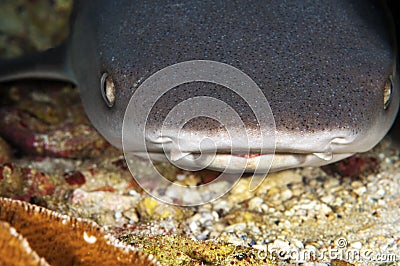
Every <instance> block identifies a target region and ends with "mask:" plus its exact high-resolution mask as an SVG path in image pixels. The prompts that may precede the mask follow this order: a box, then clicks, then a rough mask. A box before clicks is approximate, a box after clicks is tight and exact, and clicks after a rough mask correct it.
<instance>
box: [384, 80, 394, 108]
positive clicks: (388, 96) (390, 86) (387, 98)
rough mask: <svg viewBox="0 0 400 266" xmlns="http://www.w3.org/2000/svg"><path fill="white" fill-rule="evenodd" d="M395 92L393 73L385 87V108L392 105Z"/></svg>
mask: <svg viewBox="0 0 400 266" xmlns="http://www.w3.org/2000/svg"><path fill="white" fill-rule="evenodd" d="M392 92H393V78H392V75H390V76H389V78H388V79H387V81H386V83H385V87H384V88H383V109H385V110H386V109H387V108H388V107H389V105H390V102H391V99H392Z"/></svg>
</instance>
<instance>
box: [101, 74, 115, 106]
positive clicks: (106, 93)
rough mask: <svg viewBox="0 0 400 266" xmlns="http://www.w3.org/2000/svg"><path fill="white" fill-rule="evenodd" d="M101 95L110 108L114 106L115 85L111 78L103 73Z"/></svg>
mask: <svg viewBox="0 0 400 266" xmlns="http://www.w3.org/2000/svg"><path fill="white" fill-rule="evenodd" d="M100 84H101V85H100V86H101V88H100V89H101V95H102V96H103V99H104V101H105V103H106V104H107V106H108V107H109V108H111V107H113V106H114V103H115V85H114V81H113V80H112V78H111V76H109V75H108V74H107V73H103V75H102V76H101V80H100Z"/></svg>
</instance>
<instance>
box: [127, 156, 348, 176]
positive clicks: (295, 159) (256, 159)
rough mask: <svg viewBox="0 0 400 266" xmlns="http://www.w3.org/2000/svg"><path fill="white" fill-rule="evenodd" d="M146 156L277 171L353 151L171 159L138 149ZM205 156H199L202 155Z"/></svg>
mask: <svg viewBox="0 0 400 266" xmlns="http://www.w3.org/2000/svg"><path fill="white" fill-rule="evenodd" d="M135 155H137V156H139V157H142V158H151V159H153V160H155V161H164V162H166V161H169V162H171V163H172V164H174V165H176V166H177V167H179V168H182V169H186V170H196V171H197V170H201V169H210V170H215V171H221V172H222V171H226V172H232V173H237V172H243V173H255V172H256V173H262V174H266V173H268V172H277V171H281V170H286V169H290V168H295V167H303V166H321V165H325V164H329V163H333V162H336V161H339V160H341V159H344V158H347V157H349V156H351V155H353V153H339V154H330V155H329V156H328V155H326V154H324V153H317V152H314V153H279V152H277V153H274V154H260V153H246V154H245V153H243V154H228V153H216V154H203V156H202V155H200V154H198V153H185V154H184V155H183V156H182V157H180V158H178V159H176V160H171V158H170V157H169V158H168V157H167V156H166V155H165V154H164V153H161V152H149V153H135ZM200 157H201V159H200V160H199V158H200Z"/></svg>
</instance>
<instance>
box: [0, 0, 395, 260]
mask: <svg viewBox="0 0 400 266" xmlns="http://www.w3.org/2000/svg"><path fill="white" fill-rule="evenodd" d="M70 4H71V1H70V0H52V1H51V0H35V1H32V0H31V1H28V0H3V1H1V2H0V56H1V57H3V58H4V57H13V56H17V55H20V54H23V53H27V52H32V51H35V50H43V49H46V48H48V47H51V46H53V45H55V44H57V43H60V42H61V41H62V40H63V38H65V36H66V35H67V27H66V22H65V21H66V18H68V14H69V8H70ZM0 94H1V98H0V101H1V107H0V114H1V115H0V136H1V138H0V196H2V197H9V198H14V199H19V200H24V201H28V202H31V203H34V204H37V205H40V206H44V207H46V208H49V209H51V210H55V211H58V212H60V213H63V214H68V215H71V216H75V217H83V218H87V219H91V220H93V221H95V222H96V223H98V224H99V225H101V226H104V228H105V229H106V231H107V232H108V233H109V234H112V235H114V236H116V237H117V238H119V239H120V240H122V241H124V242H125V243H127V244H130V245H133V246H135V247H137V248H139V249H140V250H142V251H143V252H145V253H150V254H153V255H154V256H155V258H156V259H157V260H159V262H160V263H161V264H163V265H181V264H182V265H226V264H228V265H267V264H289V263H300V262H304V263H305V264H307V263H309V264H313V263H317V262H318V263H326V264H331V265H348V264H347V263H346V262H345V261H347V262H351V263H352V264H355V265H359V264H360V265H366V264H367V263H368V264H380V263H382V264H386V265H395V264H398V263H399V261H400V252H399V248H400V208H399V206H400V160H399V148H398V145H397V144H396V139H395V136H387V137H386V138H385V139H384V140H383V141H382V142H381V143H380V144H379V145H378V146H377V147H376V148H375V149H374V150H372V151H370V152H367V153H365V154H359V155H356V156H354V157H352V158H350V159H347V160H345V161H342V162H339V163H336V164H334V165H332V166H328V167H324V168H304V169H294V170H288V171H283V172H279V173H275V174H270V175H269V176H268V178H267V180H265V181H264V183H263V184H262V185H261V186H260V187H259V188H258V189H257V190H256V191H254V192H249V190H248V184H249V180H250V179H249V178H242V179H241V180H240V182H239V184H238V185H237V186H236V187H235V188H234V189H233V190H232V191H230V192H229V193H228V194H226V195H225V196H224V197H222V198H220V199H218V200H216V201H214V202H212V203H207V204H205V205H202V206H199V207H178V206H171V205H167V204H163V203H161V202H159V201H157V200H155V199H153V198H152V197H150V196H148V195H147V194H146V193H144V192H143V191H142V190H141V189H140V188H139V187H138V186H137V184H136V183H135V182H134V181H133V178H132V177H131V174H130V172H129V171H128V169H127V166H126V163H125V161H124V158H123V155H122V153H121V151H119V150H116V149H114V148H113V147H111V146H109V144H107V143H106V141H104V140H103V139H102V138H101V137H100V136H99V135H98V134H97V133H96V131H95V130H94V129H93V128H92V127H91V125H90V122H89V121H88V119H87V118H86V117H85V115H84V111H83V108H82V106H81V103H80V99H79V92H78V89H76V88H73V87H72V86H71V85H69V84H65V83H57V82H50V81H44V80H42V81H18V82H12V83H6V84H1V85H0ZM397 140H398V139H397ZM160 167H161V168H163V169H164V172H165V173H166V174H167V175H168V176H169V177H170V179H171V180H180V181H177V182H184V183H186V184H200V183H204V182H207V180H210V179H212V178H213V177H214V176H215V173H212V172H200V173H189V172H184V171H181V170H178V169H175V168H173V167H170V166H168V165H160ZM197 196H199V195H193V197H197ZM49 230H51V228H49ZM267 247H268V250H273V249H275V250H276V251H281V252H275V253H274V254H273V255H270V254H268V255H266V253H265V252H264V251H265V249H266V248H267ZM288 250H289V251H290V253H288V252H285V251H288ZM2 255H4V254H2Z"/></svg>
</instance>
